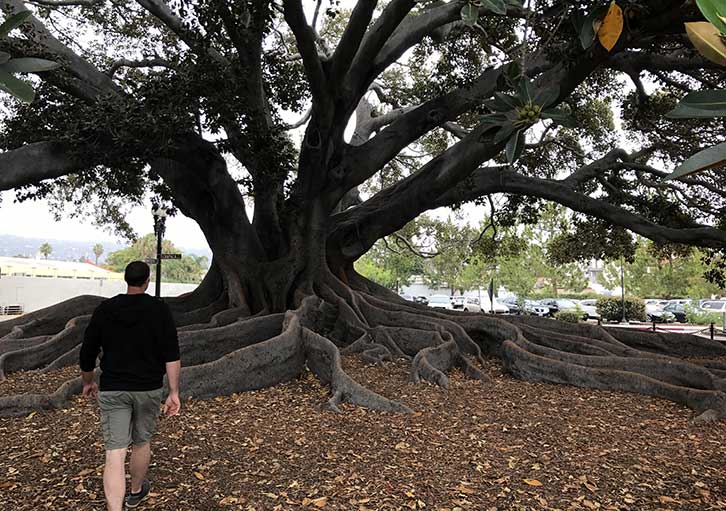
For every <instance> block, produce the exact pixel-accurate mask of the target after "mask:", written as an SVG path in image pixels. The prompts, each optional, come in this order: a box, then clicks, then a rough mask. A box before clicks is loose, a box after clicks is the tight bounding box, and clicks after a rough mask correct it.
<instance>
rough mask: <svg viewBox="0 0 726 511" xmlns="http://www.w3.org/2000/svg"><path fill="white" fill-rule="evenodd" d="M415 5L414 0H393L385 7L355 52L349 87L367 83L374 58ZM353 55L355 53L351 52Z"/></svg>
mask: <svg viewBox="0 0 726 511" xmlns="http://www.w3.org/2000/svg"><path fill="white" fill-rule="evenodd" d="M415 5H416V2H415V1H412V0H393V1H392V2H390V3H389V4H388V5H387V6H386V8H385V9H383V12H382V13H381V15H380V16H379V18H378V19H377V20H376V22H375V23H374V24H373V26H372V27H371V29H370V30H369V31H368V33H367V34H366V35H365V38H364V39H363V41H362V43H361V45H360V49H358V52H357V53H355V57H354V58H353V61H352V63H351V65H350V72H349V76H348V78H347V80H346V83H347V84H348V86H349V87H351V86H353V84H361V83H365V76H366V74H367V72H368V69H369V67H370V65H371V63H372V62H373V59H374V58H375V57H376V55H378V52H379V51H380V50H381V48H383V45H384V44H386V41H388V39H389V37H391V34H392V33H393V31H394V30H395V29H396V28H397V27H398V26H399V25H400V24H401V22H402V21H403V19H404V18H405V17H406V15H407V14H408V13H409V12H410V11H411V9H413V8H414V6H415ZM352 56H353V54H351V57H352Z"/></svg>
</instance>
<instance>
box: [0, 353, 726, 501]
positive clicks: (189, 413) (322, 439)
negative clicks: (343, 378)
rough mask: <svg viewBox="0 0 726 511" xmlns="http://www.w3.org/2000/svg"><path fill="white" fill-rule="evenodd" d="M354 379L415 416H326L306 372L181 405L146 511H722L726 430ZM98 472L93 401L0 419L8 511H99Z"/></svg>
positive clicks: (494, 369)
mask: <svg viewBox="0 0 726 511" xmlns="http://www.w3.org/2000/svg"><path fill="white" fill-rule="evenodd" d="M345 365H346V369H347V370H348V371H349V373H350V374H351V375H352V376H353V377H354V378H356V379H357V380H358V381H359V382H361V383H363V384H366V385H369V386H370V387H371V388H373V389H374V390H376V391H378V392H380V393H382V394H384V395H386V396H388V397H392V398H396V399H399V400H401V401H403V402H404V403H406V404H407V405H409V406H410V407H411V408H413V409H414V411H415V412H414V413H413V414H410V415H400V414H399V415H397V414H387V413H379V412H371V411H368V410H365V409H361V408H356V407H352V406H347V405H343V407H342V408H343V413H342V414H334V413H331V412H327V411H321V410H320V408H319V406H320V404H321V403H323V402H324V401H326V400H327V399H328V397H329V395H328V390H327V388H325V387H323V386H321V385H320V384H319V383H318V381H317V380H316V379H315V378H314V377H313V376H311V375H309V374H308V375H305V376H304V377H302V378H301V379H299V380H296V381H293V382H290V383H287V384H284V385H279V386H277V387H275V388H271V389H266V390H261V391H256V392H249V393H244V394H239V395H233V396H229V397H223V398H217V399H212V400H208V401H194V400H192V401H189V402H185V403H184V405H183V414H182V415H181V416H179V417H175V418H171V419H164V420H162V422H161V425H160V428H159V433H158V434H157V436H156V437H155V440H154V443H153V444H152V445H153V447H152V448H153V451H154V457H153V463H152V467H151V471H150V478H151V479H152V480H153V488H152V497H151V499H149V500H147V501H146V502H145V504H143V505H142V506H140V507H139V508H138V509H146V510H151V509H153V510H174V511H177V510H179V511H184V510H190V511H194V510H211V509H230V510H232V509H243V510H247V509H250V510H252V509H255V510H287V509H291V510H292V509H309V510H317V509H321V510H335V509H345V510H348V509H350V510H357V511H365V510H379V509H380V510H389V509H390V510H393V509H401V510H406V509H425V510H438V511H443V510H450V511H453V510H482V511H491V510H499V511H502V510H547V509H550V510H552V509H561V510H571V509H572V510H597V509H603V510H682V509H683V510H691V509H692V510H699V511H701V510H712V509H726V421H720V422H717V423H711V424H704V425H699V426H695V425H692V424H691V423H690V420H691V419H692V418H693V412H692V411H691V410H689V409H687V408H685V407H682V406H679V405H676V404H674V403H671V402H668V401H663V400H659V399H654V398H650V397H645V396H639V395H634V394H625V393H615V392H605V391H595V390H589V389H578V388H573V387H567V386H557V385H548V384H536V383H527V382H522V381H518V380H515V379H513V378H510V377H509V376H506V375H503V374H501V372H500V371H499V369H498V366H497V365H496V364H495V363H492V364H491V365H490V366H489V367H488V368H487V370H488V372H489V373H490V374H491V375H492V376H493V383H491V384H488V385H487V384H481V383H480V382H475V381H471V380H467V379H465V378H464V377H463V376H462V375H461V374H459V373H453V374H452V375H451V388H450V389H449V390H448V391H445V390H442V389H439V388H437V387H434V386H431V385H428V384H419V385H413V384H410V383H408V382H407V378H406V376H407V366H406V365H405V364H402V363H401V364H398V363H391V364H386V365H384V366H381V367H370V366H365V365H363V364H362V363H361V362H359V361H358V360H357V359H351V358H346V359H345ZM52 377H55V378H56V379H59V377H58V375H55V376H53V375H39V374H38V373H27V374H18V375H11V379H10V380H8V381H7V382H2V383H0V388H2V387H3V386H4V385H15V384H17V383H18V382H20V381H21V379H24V380H22V382H23V385H24V386H26V387H29V386H32V388H34V389H39V388H41V387H42V385H43V384H42V383H39V382H38V381H35V380H38V379H39V378H44V379H47V378H52ZM13 381H15V384H14V383H13ZM46 390H47V389H46ZM3 393H4V392H3ZM102 468H103V447H102V444H101V435H100V430H99V421H98V413H97V409H96V406H95V404H93V403H90V402H88V401H85V400H83V399H82V398H80V397H79V398H77V399H76V400H75V401H74V402H73V405H72V406H71V407H70V408H68V409H65V410H59V411H53V412H45V413H36V414H31V415H30V416H28V417H23V418H16V419H2V420H0V509H2V510H5V509H15V510H31V509H33V510H38V509H53V510H58V509H73V510H91V509H94V510H102V509H104V506H103V500H102V499H103V490H102V479H101V474H102Z"/></svg>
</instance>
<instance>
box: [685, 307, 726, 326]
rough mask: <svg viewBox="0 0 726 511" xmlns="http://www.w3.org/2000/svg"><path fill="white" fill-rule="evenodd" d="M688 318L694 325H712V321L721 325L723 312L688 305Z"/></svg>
mask: <svg viewBox="0 0 726 511" xmlns="http://www.w3.org/2000/svg"><path fill="white" fill-rule="evenodd" d="M686 320H687V321H688V322H689V323H691V324H692V325H710V324H711V323H716V324H717V325H720V324H721V314H719V313H718V312H708V311H705V310H702V309H699V308H697V307H691V306H690V305H686Z"/></svg>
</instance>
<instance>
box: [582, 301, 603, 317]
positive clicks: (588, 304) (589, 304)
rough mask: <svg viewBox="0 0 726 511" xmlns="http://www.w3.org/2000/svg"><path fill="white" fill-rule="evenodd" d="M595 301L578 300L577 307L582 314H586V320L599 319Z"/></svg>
mask: <svg viewBox="0 0 726 511" xmlns="http://www.w3.org/2000/svg"><path fill="white" fill-rule="evenodd" d="M596 304H597V300H592V299H588V300H580V302H579V303H578V305H579V306H580V309H581V310H582V312H584V313H585V314H587V319H598V318H599V317H600V314H598V313H597V307H596Z"/></svg>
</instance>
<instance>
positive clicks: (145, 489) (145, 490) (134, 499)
mask: <svg viewBox="0 0 726 511" xmlns="http://www.w3.org/2000/svg"><path fill="white" fill-rule="evenodd" d="M150 490H151V483H150V482H149V481H144V482H143V483H142V485H141V491H140V492H139V493H129V494H128V495H126V501H125V502H126V507H136V506H138V505H139V504H141V501H142V500H144V499H145V498H146V497H148V496H149V491H150Z"/></svg>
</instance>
